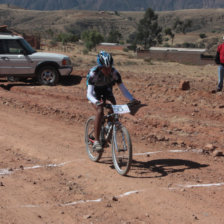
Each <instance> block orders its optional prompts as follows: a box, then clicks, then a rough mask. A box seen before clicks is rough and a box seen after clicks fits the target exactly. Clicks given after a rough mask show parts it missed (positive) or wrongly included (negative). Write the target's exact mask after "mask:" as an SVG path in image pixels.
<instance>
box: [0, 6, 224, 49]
mask: <svg viewBox="0 0 224 224" xmlns="http://www.w3.org/2000/svg"><path fill="white" fill-rule="evenodd" d="M157 14H158V16H159V24H160V26H162V27H163V30H165V29H166V28H167V27H172V25H173V23H174V21H175V20H176V19H177V18H179V19H181V20H187V19H190V20H191V21H192V27H191V28H190V29H188V30H187V34H185V35H184V34H182V33H176V34H175V39H174V45H176V44H180V43H185V42H189V43H198V42H205V47H207V48H209V49H210V48H212V46H213V45H215V46H216V44H217V41H218V39H217V38H220V37H221V36H222V35H223V32H224V27H223V23H224V16H223V14H224V9H192V10H177V11H165V12H157ZM0 15H1V16H0V24H2V25H3V24H6V25H8V26H9V28H11V29H14V30H16V31H17V32H20V33H23V32H24V33H30V34H36V33H38V34H41V36H42V37H43V38H49V37H52V36H55V35H57V34H58V33H61V32H70V33H74V34H81V33H82V32H83V31H84V30H87V29H95V30H98V31H99V32H100V33H102V34H103V35H104V36H107V35H108V33H109V32H110V31H111V30H112V29H116V30H118V31H119V32H120V33H121V34H122V37H123V41H124V42H125V41H126V40H127V38H128V37H129V35H130V34H131V33H133V32H134V31H136V28H137V24H138V22H139V20H140V19H141V18H142V17H143V15H144V12H142V11H138V12H137V11H136V12H135V11H132V12H130V11H129V12H127V11H126V12H125V11H123V12H119V13H116V12H113V11H83V10H58V11H37V10H24V9H15V8H10V7H7V5H1V7H0ZM201 33H205V34H206V38H205V39H203V40H202V39H201V38H200V37H199V35H200V34H201ZM166 43H168V44H170V42H169V41H168V42H166V41H164V43H163V44H166Z"/></svg>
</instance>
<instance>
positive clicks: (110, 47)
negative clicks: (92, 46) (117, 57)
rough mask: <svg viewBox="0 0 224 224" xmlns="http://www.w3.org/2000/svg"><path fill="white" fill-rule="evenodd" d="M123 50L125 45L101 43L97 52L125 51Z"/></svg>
mask: <svg viewBox="0 0 224 224" xmlns="http://www.w3.org/2000/svg"><path fill="white" fill-rule="evenodd" d="M123 49H124V45H120V44H118V43H100V44H99V45H97V50H106V51H110V50H123Z"/></svg>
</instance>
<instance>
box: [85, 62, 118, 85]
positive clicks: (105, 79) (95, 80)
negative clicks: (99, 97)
mask: <svg viewBox="0 0 224 224" xmlns="http://www.w3.org/2000/svg"><path fill="white" fill-rule="evenodd" d="M100 68H101V67H100V66H95V67H93V68H91V69H90V71H89V73H88V75H87V86H88V85H93V86H94V87H105V86H113V85H114V84H115V83H117V84H121V83H122V80H121V76H120V73H119V72H118V71H117V70H116V69H115V68H114V67H112V69H111V74H110V75H108V76H105V75H104V74H103V73H102V72H101V69H100Z"/></svg>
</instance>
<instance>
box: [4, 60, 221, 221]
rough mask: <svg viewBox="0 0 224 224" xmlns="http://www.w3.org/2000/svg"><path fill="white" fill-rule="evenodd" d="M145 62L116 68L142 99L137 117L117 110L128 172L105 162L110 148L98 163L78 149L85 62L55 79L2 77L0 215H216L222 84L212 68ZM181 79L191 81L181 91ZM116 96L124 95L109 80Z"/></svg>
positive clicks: (85, 111) (86, 110) (86, 112)
mask: <svg viewBox="0 0 224 224" xmlns="http://www.w3.org/2000/svg"><path fill="white" fill-rule="evenodd" d="M144 66H145V67H144ZM144 66H142V70H141V71H138V70H137V68H136V67H137V66H136V65H133V66H132V65H129V66H127V68H125V69H124V70H122V66H121V68H120V70H121V74H122V77H123V81H124V83H125V85H126V86H127V87H128V89H129V90H130V91H131V92H132V93H133V94H134V96H135V97H136V98H138V99H140V100H141V101H142V107H141V108H139V110H138V111H137V112H136V114H135V116H133V115H126V116H124V117H123V122H124V124H125V125H126V126H127V128H128V129H129V131H130V134H131V137H132V141H133V145H134V161H133V165H132V169H131V171H130V173H129V176H128V177H121V176H119V175H118V174H117V173H116V171H115V170H114V169H113V166H112V161H111V157H110V156H111V152H110V150H108V151H107V152H105V154H104V156H103V158H102V159H101V161H100V163H93V162H91V161H90V160H89V159H88V157H87V154H86V152H85V145H84V137H83V134H84V123H85V120H86V119H87V117H88V116H90V115H92V112H93V111H92V108H91V106H90V105H89V104H88V103H87V100H86V96H85V95H86V93H85V89H86V87H85V81H86V79H85V74H86V72H87V71H86V70H82V69H80V70H74V73H73V75H72V77H71V78H70V79H69V80H63V81H62V83H61V84H60V85H58V86H55V87H46V86H35V85H33V84H32V83H31V84H30V83H7V82H5V81H4V80H1V82H0V85H1V87H2V88H0V123H1V133H0V158H1V159H0V198H1V200H0V223H1V224H6V223H7V224H12V223H14V224H30V223H32V224H35V223H57V224H58V223H60V224H62V223H65V224H71V223H126V224H128V223H134V224H135V223H150V224H154V223H159V224H163V223H164V224H167V223H170V224H174V223H175V224H176V223H186V224H188V223H203V224H211V223H215V224H222V223H224V218H223V204H224V196H223V195H224V194H223V193H224V171H223V166H224V157H223V156H215V155H216V153H219V154H223V153H224V148H223V143H224V140H223V134H224V126H223V121H224V118H223V110H224V109H223V108H224V103H223V97H224V93H218V94H212V93H211V90H212V89H213V88H215V85H216V78H217V74H216V67H215V66H209V65H208V66H204V67H197V66H183V65H178V64H175V63H170V64H161V63H155V64H152V65H144ZM138 67H139V66H138ZM130 71H132V72H130ZM181 79H183V80H189V81H190V85H191V89H190V90H188V91H182V90H179V88H178V86H179V82H180V80H181ZM136 80H138V82H136ZM115 96H116V97H117V98H118V99H119V100H118V103H125V99H124V98H123V97H120V96H121V95H120V93H119V91H118V90H117V89H115Z"/></svg>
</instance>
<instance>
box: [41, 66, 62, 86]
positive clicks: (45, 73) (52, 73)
mask: <svg viewBox="0 0 224 224" xmlns="http://www.w3.org/2000/svg"><path fill="white" fill-rule="evenodd" d="M37 78H38V82H39V83H40V84H41V85H51V86H54V85H56V84H57V83H58V80H59V74H58V71H57V70H56V69H55V68H54V67H52V66H45V67H42V68H41V69H40V70H39V71H38V74H37Z"/></svg>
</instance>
